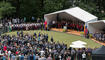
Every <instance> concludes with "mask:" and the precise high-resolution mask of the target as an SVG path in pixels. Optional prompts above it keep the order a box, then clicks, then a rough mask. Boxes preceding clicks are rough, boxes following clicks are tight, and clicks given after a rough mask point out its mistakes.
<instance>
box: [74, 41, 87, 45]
mask: <svg viewBox="0 0 105 60" xmlns="http://www.w3.org/2000/svg"><path fill="white" fill-rule="evenodd" d="M72 44H79V45H86V44H87V43H86V42H83V41H80V40H78V41H74V42H72Z"/></svg>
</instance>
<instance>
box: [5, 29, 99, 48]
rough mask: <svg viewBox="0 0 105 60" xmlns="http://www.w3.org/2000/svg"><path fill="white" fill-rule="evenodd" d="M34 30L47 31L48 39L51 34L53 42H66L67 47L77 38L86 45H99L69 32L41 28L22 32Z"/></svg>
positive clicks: (31, 32)
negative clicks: (42, 29)
mask: <svg viewBox="0 0 105 60" xmlns="http://www.w3.org/2000/svg"><path fill="white" fill-rule="evenodd" d="M34 32H36V33H39V32H41V33H47V34H48V35H49V41H50V38H51V36H53V38H54V41H55V42H57V41H59V42H60V43H62V42H63V43H65V44H67V46H68V47H69V45H70V44H71V43H72V42H73V41H77V40H81V41H84V42H86V43H87V45H86V47H90V48H95V47H100V46H101V45H100V44H98V43H96V42H94V41H92V40H90V39H86V38H84V37H80V36H76V35H71V34H67V33H63V32H62V33H61V32H54V31H41V30H30V31H24V33H28V34H34ZM5 34H10V35H16V34H17V33H16V31H14V32H9V33H5Z"/></svg>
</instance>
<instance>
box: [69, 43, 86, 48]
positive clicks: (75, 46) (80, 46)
mask: <svg viewBox="0 0 105 60" xmlns="http://www.w3.org/2000/svg"><path fill="white" fill-rule="evenodd" d="M70 47H72V48H84V47H85V46H84V45H78V44H77V45H76V44H75V45H70Z"/></svg>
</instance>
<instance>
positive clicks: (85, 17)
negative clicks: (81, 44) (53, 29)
mask: <svg viewBox="0 0 105 60" xmlns="http://www.w3.org/2000/svg"><path fill="white" fill-rule="evenodd" d="M57 18H59V19H60V20H63V19H67V20H73V21H77V20H78V21H82V22H84V23H85V24H86V25H88V24H87V22H92V21H97V19H98V18H97V17H96V16H94V15H92V14H90V13H88V12H87V11H85V10H83V9H81V8H79V7H74V8H70V9H66V10H61V11H57V12H53V13H49V14H45V15H44V19H45V20H46V21H47V23H50V22H52V21H54V20H55V21H57Z"/></svg>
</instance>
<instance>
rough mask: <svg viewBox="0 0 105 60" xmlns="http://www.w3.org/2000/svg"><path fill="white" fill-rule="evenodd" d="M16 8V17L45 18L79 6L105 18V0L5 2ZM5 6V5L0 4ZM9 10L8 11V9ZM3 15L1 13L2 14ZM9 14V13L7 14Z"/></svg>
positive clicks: (16, 0) (9, 0)
mask: <svg viewBox="0 0 105 60" xmlns="http://www.w3.org/2000/svg"><path fill="white" fill-rule="evenodd" d="M5 1H6V2H10V3H11V4H9V5H10V6H11V5H12V6H14V7H16V13H15V15H16V16H21V17H24V16H25V17H31V16H34V17H36V18H37V17H43V15H44V14H47V13H51V12H54V11H58V10H63V9H68V8H71V7H75V6H79V7H80V8H82V9H84V10H86V11H88V12H90V13H92V14H94V15H96V16H98V17H99V18H100V19H103V18H104V15H105V13H104V11H105V3H104V2H105V0H5ZM0 4H4V3H0ZM7 10H8V9H7ZM0 13H1V12H0ZM10 13H11V12H10ZM6 14H8V13H6Z"/></svg>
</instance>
